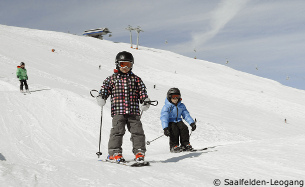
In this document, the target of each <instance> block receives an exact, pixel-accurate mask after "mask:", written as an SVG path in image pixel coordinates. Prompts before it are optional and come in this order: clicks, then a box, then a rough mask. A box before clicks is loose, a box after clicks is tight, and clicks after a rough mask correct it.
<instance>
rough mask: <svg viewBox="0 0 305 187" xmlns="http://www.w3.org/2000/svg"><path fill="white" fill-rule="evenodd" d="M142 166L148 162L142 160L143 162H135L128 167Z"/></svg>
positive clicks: (147, 164) (148, 164)
mask: <svg viewBox="0 0 305 187" xmlns="http://www.w3.org/2000/svg"><path fill="white" fill-rule="evenodd" d="M143 166H150V163H149V162H147V161H144V162H135V163H133V164H131V165H130V167H143Z"/></svg>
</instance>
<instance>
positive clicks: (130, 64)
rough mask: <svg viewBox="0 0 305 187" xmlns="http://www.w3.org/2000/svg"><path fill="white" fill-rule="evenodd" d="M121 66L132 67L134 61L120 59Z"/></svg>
mask: <svg viewBox="0 0 305 187" xmlns="http://www.w3.org/2000/svg"><path fill="white" fill-rule="evenodd" d="M119 67H120V68H128V69H130V68H131V67H132V62H129V61H120V62H119Z"/></svg>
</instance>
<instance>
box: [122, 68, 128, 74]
mask: <svg viewBox="0 0 305 187" xmlns="http://www.w3.org/2000/svg"><path fill="white" fill-rule="evenodd" d="M120 70H121V72H123V73H128V72H129V71H130V69H129V68H120Z"/></svg>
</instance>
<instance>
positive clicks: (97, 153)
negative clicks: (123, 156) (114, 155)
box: [90, 90, 103, 158]
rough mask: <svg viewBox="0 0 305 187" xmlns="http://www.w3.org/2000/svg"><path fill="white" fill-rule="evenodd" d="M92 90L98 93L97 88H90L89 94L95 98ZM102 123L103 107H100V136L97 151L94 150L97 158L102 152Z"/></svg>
mask: <svg viewBox="0 0 305 187" xmlns="http://www.w3.org/2000/svg"><path fill="white" fill-rule="evenodd" d="M92 92H97V93H99V92H98V91H97V90H91V91H90V95H91V96H92V97H94V98H96V97H97V96H94V95H93V94H92ZM102 125H103V107H101V125H100V138H99V147H98V148H99V149H98V152H96V155H97V156H98V158H100V156H101V155H102V152H101V137H102Z"/></svg>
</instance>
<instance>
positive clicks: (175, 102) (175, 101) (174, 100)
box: [171, 97, 179, 104]
mask: <svg viewBox="0 0 305 187" xmlns="http://www.w3.org/2000/svg"><path fill="white" fill-rule="evenodd" d="M171 100H172V103H174V104H177V103H178V100H179V99H178V98H177V97H176V98H172V99H171Z"/></svg>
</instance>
